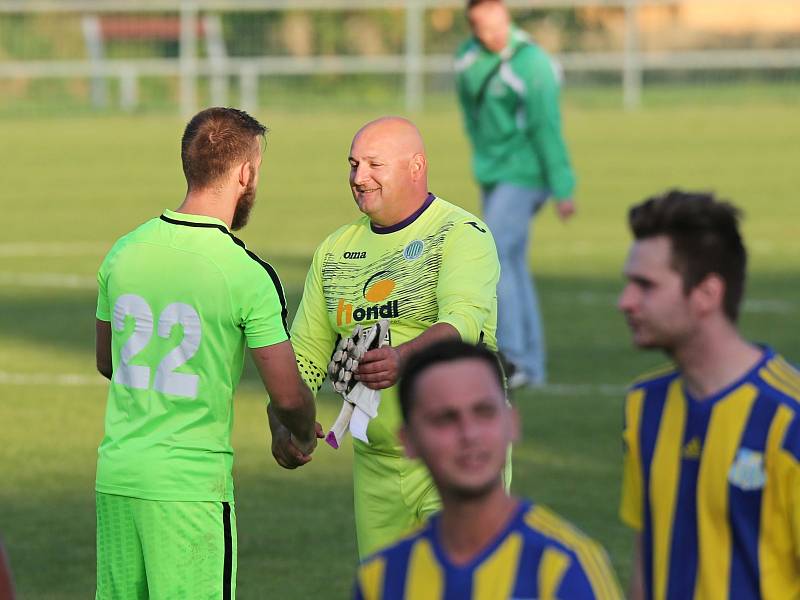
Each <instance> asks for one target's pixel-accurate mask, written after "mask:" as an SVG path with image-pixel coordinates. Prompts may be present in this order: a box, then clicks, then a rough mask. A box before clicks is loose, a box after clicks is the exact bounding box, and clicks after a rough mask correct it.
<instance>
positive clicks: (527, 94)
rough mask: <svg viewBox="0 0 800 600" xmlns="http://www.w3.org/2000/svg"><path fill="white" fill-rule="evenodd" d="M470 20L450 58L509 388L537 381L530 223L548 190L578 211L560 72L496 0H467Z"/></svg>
mask: <svg viewBox="0 0 800 600" xmlns="http://www.w3.org/2000/svg"><path fill="white" fill-rule="evenodd" d="M467 17H468V19H469V23H470V28H471V29H472V33H473V37H471V38H470V39H469V40H467V41H466V42H465V43H464V44H463V45H462V46H461V47H460V48H459V50H458V53H457V56H456V71H457V86H458V98H459V101H460V104H461V108H462V110H463V116H464V123H465V126H466V130H467V134H468V135H469V139H470V142H471V143H472V149H473V160H472V165H473V170H474V173H475V178H476V179H477V181H478V183H479V184H480V186H481V191H482V200H483V211H484V220H485V222H486V224H487V225H488V226H489V228H490V229H491V231H492V234H493V235H494V238H495V241H496V243H497V251H498V255H499V258H500V266H501V274H500V283H499V284H498V288H497V297H498V322H497V341H498V346H499V348H500V350H501V351H502V352H503V354H504V355H505V357H506V359H507V361H508V362H509V367H510V369H509V386H510V387H519V386H521V385H525V384H534V385H536V384H543V383H545V380H546V373H545V351H544V342H543V335H542V327H541V321H540V316H539V307H538V301H537V298H536V292H535V288H534V286H533V282H532V280H531V277H530V275H529V273H528V266H527V246H528V232H529V229H530V227H529V225H530V220H531V219H532V218H533V216H534V215H535V214H536V212H537V211H538V210H539V208H541V206H542V205H543V204H544V202H545V201H546V200H547V199H548V198H549V197H550V196H553V197H554V198H555V200H556V210H557V212H558V215H559V217H560V218H561V219H562V220H566V219H568V218H569V217H570V216H572V214H573V213H574V212H575V203H574V201H573V198H572V195H573V191H574V188H575V176H574V174H573V172H572V167H571V166H570V161H569V156H568V153H567V149H566V145H565V143H564V139H563V137H562V134H561V114H560V111H559V106H558V101H559V81H558V80H559V76H558V75H557V73H556V71H555V69H554V66H553V63H552V62H551V60H550V57H549V56H548V55H547V53H545V52H544V51H543V50H542V49H541V48H539V47H538V46H537V45H536V44H534V43H533V42H532V41H531V39H530V38H529V37H528V35H527V34H526V33H525V32H523V31H521V30H520V29H517V28H516V27H514V25H513V24H512V23H511V18H510V16H509V13H508V9H507V8H506V6H505V5H504V4H503V3H502V2H501V1H500V0H469V2H468V3H467Z"/></svg>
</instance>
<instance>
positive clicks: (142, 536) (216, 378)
mask: <svg viewBox="0 0 800 600" xmlns="http://www.w3.org/2000/svg"><path fill="white" fill-rule="evenodd" d="M265 132H266V128H265V127H264V126H263V125H261V124H260V123H259V122H258V121H256V120H255V119H253V118H252V117H251V116H250V115H248V114H247V113H244V112H242V111H239V110H236V109H232V108H210V109H207V110H204V111H202V112H200V113H199V114H197V115H195V117H194V118H192V120H191V121H190V122H189V124H188V125H187V126H186V130H185V132H184V134H183V139H182V143H181V158H182V161H183V171H184V174H185V175H186V181H187V185H188V191H187V193H186V197H185V199H184V201H183V203H182V204H181V205H180V206H179V207H178V209H177V210H175V211H171V210H166V211H164V214H162V215H161V216H160V217H158V218H154V219H151V220H150V221H148V222H146V223H145V224H143V225H141V226H139V227H138V228H136V229H135V230H134V231H132V232H131V233H129V234H128V235H126V236H124V237H122V238H121V239H120V240H118V241H117V243H116V244H114V247H113V248H112V249H111V251H110V252H109V253H108V255H107V256H106V258H105V260H104V261H103V264H102V266H101V267H100V272H99V274H98V277H97V281H98V285H99V288H100V289H99V293H98V300H97V368H98V370H99V371H100V372H101V373H102V374H103V375H105V376H106V377H107V378H109V379H110V380H111V386H110V389H109V393H108V405H107V410H106V421H105V437H104V438H103V441H102V443H101V444H100V448H99V450H98V454H99V457H98V461H97V483H96V491H97V492H96V493H97V598H98V599H100V598H102V599H106V598H108V599H114V600H118V599H120V598H126V599H127V598H223V599H226V600H227V599H230V598H234V597H235V595H236V515H235V510H234V502H233V479H232V476H231V467H232V463H233V449H232V448H231V439H230V438H231V428H232V426H233V403H232V401H233V393H234V390H235V389H236V386H237V384H238V382H239V377H240V376H241V373H242V365H243V361H244V350H245V345H247V346H248V347H249V348H250V350H251V353H252V355H253V359H254V361H255V363H256V366H257V367H258V370H259V373H260V374H261V377H262V379H263V381H264V385H265V386H266V389H267V391H268V392H269V396H270V400H271V402H270V404H269V408H268V410H269V411H270V414H271V417H272V418H274V419H277V420H279V421H280V422H281V423H283V425H284V426H285V427H286V428H287V430H288V431H289V432H290V433H291V435H292V439H293V440H294V444H295V445H296V446H297V447H298V448H301V449H303V451H304V452H305V453H307V454H309V453H311V452H312V451H313V449H314V446H315V444H316V435H315V421H314V414H315V409H314V401H313V398H312V397H311V394H310V393H309V391H308V388H307V387H306V386H305V384H304V383H303V381H302V379H301V378H300V375H299V373H298V371H297V365H296V361H295V355H294V352H293V350H292V346H291V344H290V342H289V339H288V332H287V329H286V302H285V300H284V295H283V289H282V287H281V284H280V280H279V279H278V276H277V274H276V273H275V271H274V270H273V269H272V267H271V266H270V265H269V264H267V263H266V262H264V261H262V260H261V259H260V258H259V257H258V256H256V255H255V254H254V253H253V252H251V251H249V250H247V248H246V247H245V245H244V243H243V242H242V241H241V240H239V239H238V238H236V237H234V235H233V234H232V233H231V230H237V229H240V228H241V227H243V226H244V225H245V223H246V222H247V218H248V215H249V213H250V209H251V208H252V206H253V202H254V200H255V194H256V187H257V185H258V170H259V167H260V166H261V144H260V141H261V140H262V139H263V136H264V134H265Z"/></svg>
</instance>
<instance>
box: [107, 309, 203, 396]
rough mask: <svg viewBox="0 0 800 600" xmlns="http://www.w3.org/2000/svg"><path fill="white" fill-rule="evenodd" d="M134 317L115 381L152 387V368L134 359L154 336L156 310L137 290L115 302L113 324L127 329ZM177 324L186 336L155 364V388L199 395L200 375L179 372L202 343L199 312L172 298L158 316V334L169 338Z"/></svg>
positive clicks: (183, 394)
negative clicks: (133, 362)
mask: <svg viewBox="0 0 800 600" xmlns="http://www.w3.org/2000/svg"><path fill="white" fill-rule="evenodd" d="M128 316H130V317H133V320H134V327H133V333H132V334H131V336H130V338H128V341H127V342H125V345H124V346H123V347H122V349H121V350H120V365H119V366H118V367H117V369H115V371H114V382H115V383H119V384H120V385H124V386H127V387H131V388H135V389H139V390H146V389H148V388H149V387H150V379H151V374H152V369H151V368H150V366H145V365H132V364H131V360H132V359H133V358H134V357H135V356H136V355H138V354H139V353H140V352H141V351H142V350H144V349H145V347H146V346H147V344H148V343H150V340H151V338H152V337H153V329H154V323H155V321H154V320H153V310H152V309H151V308H150V305H149V304H148V303H147V301H146V300H145V299H144V298H142V297H141V296H138V295H136V294H123V295H122V296H120V297H119V298H118V299H117V302H116V303H115V304H114V316H113V319H114V320H113V326H114V330H115V331H117V332H122V331H124V329H125V319H126V317H128ZM175 325H181V326H182V327H183V340H181V343H180V344H179V345H178V346H177V347H176V348H173V349H172V350H171V351H170V352H169V353H167V355H166V356H164V358H162V359H161V362H159V364H158V366H157V367H156V372H155V378H154V379H153V389H154V390H155V391H157V392H162V393H164V394H172V395H174V396H184V397H188V398H197V384H198V380H199V377H198V376H197V375H194V374H191V373H178V372H176V371H175V369H177V368H178V367H180V366H182V365H184V364H186V362H188V361H189V360H190V359H191V358H192V357H193V356H194V355H195V354H196V353H197V349H198V348H199V347H200V339H201V337H202V332H201V327H200V316H199V315H198V314H197V311H196V310H195V309H194V308H193V307H192V306H190V305H188V304H185V303H183V302H173V303H172V304H170V305H168V306H166V307H165V308H164V310H163V311H161V314H160V315H159V317H158V330H157V333H158V335H159V337H161V338H164V339H169V337H170V334H171V333H172V328H173V327H174V326H175Z"/></svg>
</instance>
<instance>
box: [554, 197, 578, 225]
mask: <svg viewBox="0 0 800 600" xmlns="http://www.w3.org/2000/svg"><path fill="white" fill-rule="evenodd" d="M576 210H577V207H576V206H575V201H574V200H572V198H568V199H566V200H558V201H557V202H556V213H557V214H558V218H559V219H561V220H562V221H567V220H568V219H569V218H570V217H572V215H574V214H575V211H576Z"/></svg>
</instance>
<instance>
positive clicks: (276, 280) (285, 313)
mask: <svg viewBox="0 0 800 600" xmlns="http://www.w3.org/2000/svg"><path fill="white" fill-rule="evenodd" d="M160 219H161V220H162V221H166V222H167V223H172V224H173V225H184V226H186V227H206V228H212V229H219V230H220V231H221V232H222V233H224V234H225V235H227V236H228V237H230V238H231V240H233V243H234V244H236V245H237V246H239V247H240V248H241V249H242V250H244V251H245V252H246V253H247V256H249V257H250V258H252V259H253V260H254V261H256V262H257V263H258V264H259V265H261V266H262V267H263V268H264V270H265V271H266V272H267V274H268V275H269V278H270V279H271V280H272V285H273V286H275V291H276V292H277V293H278V299H279V300H280V303H281V321H282V322H283V330H284V331H285V332H286V335H287V337H288V336H289V326H288V324H287V321H288V318H289V310H288V309H287V307H286V295H285V294H284V292H283V286H282V285H281V280H280V277H278V273H277V272H276V271H275V269H274V268H273V267H272V265H271V264H269V263H268V262H267V261H265V260H263V259H262V258H261V257H260V256H258V255H257V254H256V253H255V252H253V251H252V250H249V249H248V248H247V246H246V245H245V243H244V242H243V241H242V240H240V239H239V238H237V237H236V236H235V235H233V234H232V233H231V232H230V231H228V230H227V228H225V227H224V226H222V225H217V224H216V223H194V222H192V221H178V220H177V219H171V218H169V217H165V216H164V215H161V217H160Z"/></svg>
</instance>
